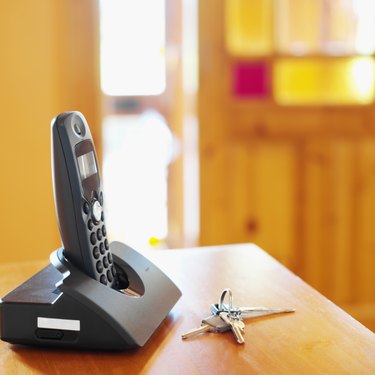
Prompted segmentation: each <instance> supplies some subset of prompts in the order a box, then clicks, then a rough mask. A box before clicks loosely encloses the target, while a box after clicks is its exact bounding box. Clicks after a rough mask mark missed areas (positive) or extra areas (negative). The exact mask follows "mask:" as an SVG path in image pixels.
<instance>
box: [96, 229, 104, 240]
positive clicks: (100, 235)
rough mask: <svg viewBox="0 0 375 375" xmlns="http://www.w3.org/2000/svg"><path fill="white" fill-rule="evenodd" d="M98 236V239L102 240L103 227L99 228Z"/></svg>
mask: <svg viewBox="0 0 375 375" xmlns="http://www.w3.org/2000/svg"><path fill="white" fill-rule="evenodd" d="M96 236H97V237H98V240H99V241H101V240H102V238H103V235H102V231H101V229H100V228H99V229H98V230H97V232H96Z"/></svg>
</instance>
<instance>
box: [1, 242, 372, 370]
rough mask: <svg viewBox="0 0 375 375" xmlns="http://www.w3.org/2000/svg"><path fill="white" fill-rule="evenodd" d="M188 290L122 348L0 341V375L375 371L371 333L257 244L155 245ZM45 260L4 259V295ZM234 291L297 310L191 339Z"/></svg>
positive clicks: (158, 260)
mask: <svg viewBox="0 0 375 375" xmlns="http://www.w3.org/2000/svg"><path fill="white" fill-rule="evenodd" d="M146 254H147V257H148V258H150V259H151V260H152V261H153V262H154V263H155V264H157V265H158V266H159V267H160V268H161V269H162V270H163V271H164V272H166V274H167V275H168V276H170V277H171V278H172V280H173V281H174V282H175V283H176V284H177V286H178V287H179V288H180V289H181V291H182V293H183V295H182V297H181V299H180V300H179V301H178V302H177V304H176V305H175V307H174V308H173V309H172V310H171V312H170V313H169V315H168V316H167V318H166V319H165V320H164V321H163V323H162V324H161V325H160V327H159V328H158V329H157V330H156V332H155V333H154V334H153V335H152V337H151V338H150V340H149V341H148V342H147V343H146V345H145V346H144V347H142V348H139V349H133V350H130V351H125V352H117V353H112V352H99V351H68V350H57V349H45V348H44V349H42V348H34V347H24V346H16V345H12V344H9V343H6V342H3V341H1V342H0V368H1V374H26V375H29V374H49V375H50V374H64V375H66V374H91V375H96V374H101V375H102V374H125V373H126V374H158V375H160V374H163V375H164V374H179V375H182V374H189V375H194V374H211V373H212V374H244V373H246V374H267V375H272V374H277V375H282V374H288V375H290V374H293V375H299V374H301V375H309V374H314V375H316V374H330V375H331V374H340V375H342V374H351V375H353V374H360V375H364V374H372V375H373V374H375V334H374V333H372V332H371V331H370V330H368V329H367V328H365V327H364V326H363V325H361V324H360V323H359V322H357V321H356V320H354V319H353V318H352V317H350V316H349V315H348V314H347V313H345V312H344V311H343V310H341V309H340V308H338V307H337V306H336V305H334V304H333V303H332V302H330V301H329V300H328V299H326V298H325V297H323V296H322V295H321V294H319V293H318V292H317V291H315V290H314V289H313V288H311V287H310V286H309V285H307V284H306V283H304V282H303V281H302V280H301V279H300V278H298V277H297V276H295V275H294V274H293V273H291V272H290V271H289V270H287V269H286V268H285V267H283V266H282V265H281V264H280V263H278V262H277V261H276V260H274V259H273V258H271V257H270V256H269V255H268V254H266V253H265V252H264V251H263V250H261V249H260V248H259V247H257V246H255V245H252V244H240V245H227V246H213V247H205V248H203V247H202V248H193V249H179V250H160V251H159V250H157V251H150V252H148V253H146ZM46 264H47V261H45V262H29V263H26V262H25V263H17V264H3V265H0V294H1V296H3V295H5V294H6V293H7V292H9V291H10V290H11V289H13V288H14V287H16V286H18V285H19V284H20V283H21V282H23V281H24V280H25V279H26V278H28V277H30V276H32V275H33V274H34V273H35V272H36V271H38V270H40V269H41V268H42V267H43V266H45V265H46ZM224 288H230V289H231V290H232V292H233V298H234V302H235V303H236V304H238V305H241V306H267V307H277V308H294V309H295V310H296V312H295V313H293V314H284V315H282V316H274V317H263V318H258V319H253V320H251V321H250V320H247V322H246V328H245V339H246V343H245V344H244V345H239V344H237V343H236V341H235V339H234V336H233V334H232V333H231V332H226V333H223V334H217V333H207V334H202V335H199V336H197V337H195V338H192V339H189V340H181V334H183V333H185V332H186V331H188V330H189V329H191V328H193V327H196V326H199V325H200V322H201V319H202V318H203V317H206V316H207V315H209V314H210V310H209V307H210V303H214V302H217V300H218V298H219V296H220V293H221V291H222V290H223V289H224Z"/></svg>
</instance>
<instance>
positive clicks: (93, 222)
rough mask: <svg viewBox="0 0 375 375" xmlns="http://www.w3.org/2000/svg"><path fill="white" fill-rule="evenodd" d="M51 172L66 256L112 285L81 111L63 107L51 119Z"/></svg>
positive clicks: (93, 159)
mask: <svg viewBox="0 0 375 375" xmlns="http://www.w3.org/2000/svg"><path fill="white" fill-rule="evenodd" d="M52 174H53V186H54V195H55V206H56V213H57V219H58V223H59V230H60V235H61V240H62V243H63V247H64V256H65V257H66V258H67V259H68V260H69V261H71V262H72V263H73V264H74V265H75V266H76V267H78V268H80V269H81V270H82V271H83V272H85V273H86V274H87V275H89V276H90V277H92V278H94V279H96V280H98V281H100V282H101V283H102V284H105V285H108V286H110V287H113V288H116V287H117V274H116V269H115V266H114V263H113V258H112V254H111V251H110V248H109V243H108V239H107V230H106V226H105V222H104V213H103V191H102V183H101V179H100V174H99V167H98V163H97V158H96V153H95V148H94V143H93V140H92V136H91V132H90V129H89V126H88V124H87V122H86V119H85V118H84V116H83V115H82V114H81V113H80V112H64V113H61V114H60V115H58V116H57V117H56V118H55V119H54V120H53V121H52Z"/></svg>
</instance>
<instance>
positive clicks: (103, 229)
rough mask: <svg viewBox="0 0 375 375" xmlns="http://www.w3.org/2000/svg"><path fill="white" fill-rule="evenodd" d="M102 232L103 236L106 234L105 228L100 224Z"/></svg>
mask: <svg viewBox="0 0 375 375" xmlns="http://www.w3.org/2000/svg"><path fill="white" fill-rule="evenodd" d="M102 233H103V236H104V237H105V236H106V235H107V229H106V227H105V226H104V225H103V226H102Z"/></svg>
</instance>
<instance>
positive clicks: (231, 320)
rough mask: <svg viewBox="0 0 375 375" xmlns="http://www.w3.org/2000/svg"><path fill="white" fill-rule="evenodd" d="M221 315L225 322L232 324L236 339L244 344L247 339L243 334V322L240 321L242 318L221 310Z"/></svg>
mask: <svg viewBox="0 0 375 375" xmlns="http://www.w3.org/2000/svg"><path fill="white" fill-rule="evenodd" d="M219 316H220V318H221V319H223V320H224V322H226V323H228V324H229V325H230V327H231V329H232V332H233V333H234V335H235V336H236V341H237V342H238V343H239V344H243V343H244V342H245V339H244V337H243V335H242V330H241V324H240V323H239V322H240V320H238V319H234V318H232V317H231V315H230V313H228V312H221V313H220V314H219Z"/></svg>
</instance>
